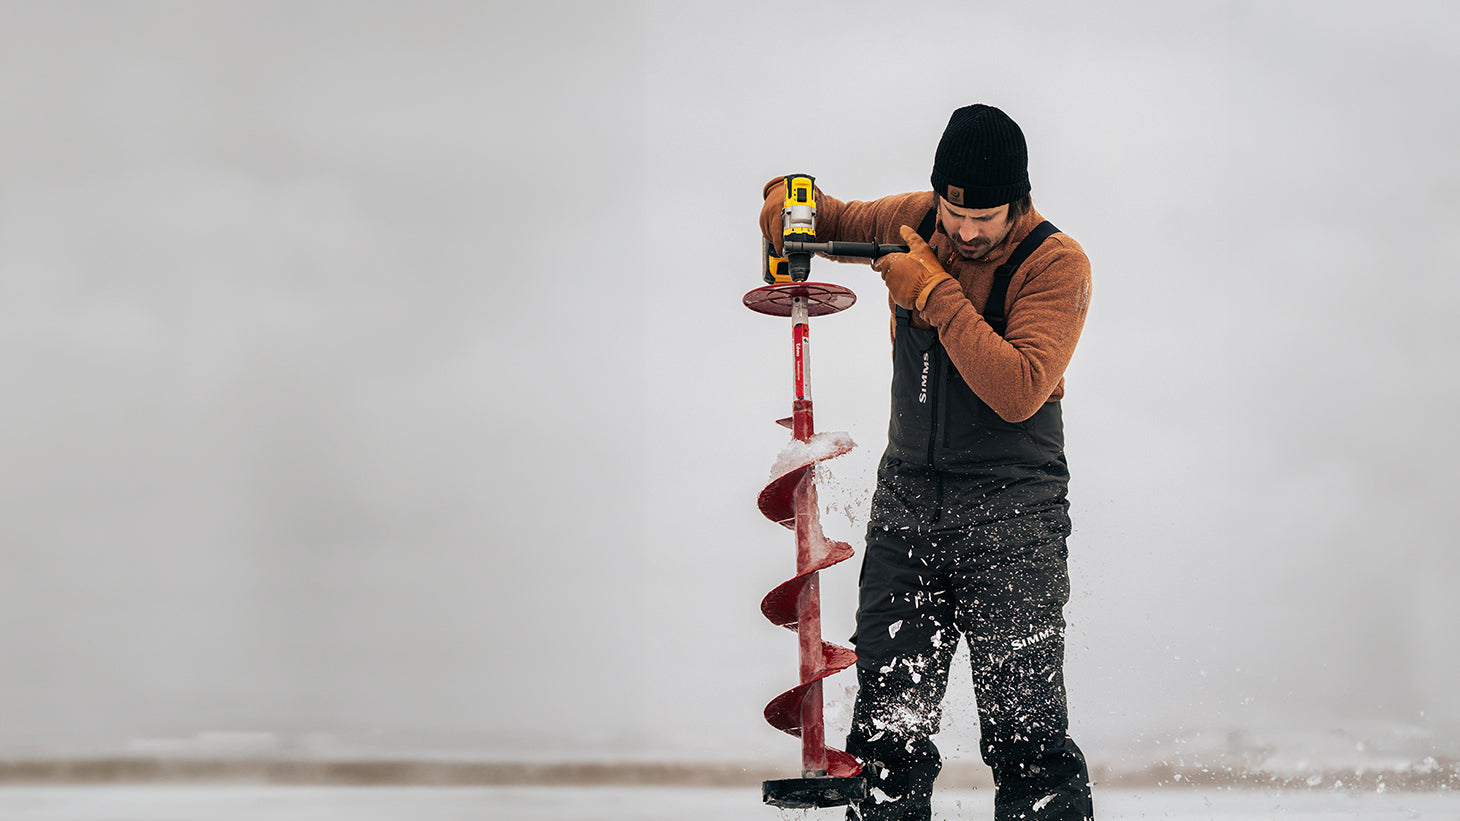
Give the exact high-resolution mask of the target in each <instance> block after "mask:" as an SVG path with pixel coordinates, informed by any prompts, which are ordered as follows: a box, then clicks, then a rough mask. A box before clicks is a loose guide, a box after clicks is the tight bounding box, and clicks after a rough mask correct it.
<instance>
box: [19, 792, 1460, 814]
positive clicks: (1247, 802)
mask: <svg viewBox="0 0 1460 821" xmlns="http://www.w3.org/2000/svg"><path fill="white" fill-rule="evenodd" d="M991 800H992V794H991V793H990V792H989V791H987V790H965V791H948V792H945V793H943V794H942V795H940V796H939V797H938V799H937V802H936V805H935V817H936V818H939V819H986V818H988V817H989V816H990V808H991ZM1096 811H1097V812H1098V813H1099V816H1100V818H1102V819H1171V821H1224V820H1225V819H1242V821H1251V819H1301V820H1302V821H1341V820H1342V821H1348V820H1349V819H1354V821H1358V820H1359V819H1362V821H1391V820H1392V821H1399V819H1406V821H1408V820H1409V819H1460V793H1455V792H1439V793H1397V792H1385V793H1379V792H1362V793H1361V792H1346V791H1333V790H1314V791H1292V792H1275V791H1261V790H1232V789H1213V790H1193V789H1175V788H1167V789H1148V790H1110V791H1099V792H1097V793H1096ZM838 817H839V815H838V813H837V812H836V811H835V810H814V811H813V810H806V811H788V810H776V809H773V808H771V807H767V806H765V805H763V804H761V803H760V796H759V794H758V792H757V791H756V790H753V789H693V788H653V787H575V788H561V787H556V788H547V787H446V788H438V787H278V786H218V787H214V786H182V787H177V786H121V787H7V788H3V789H0V818H4V819H6V821H255V820H256V819H267V821H327V820H328V819H351V821H418V820H419V819H432V821H452V819H462V820H463V821H465V819H471V821H482V820H483V819H489V820H490V821H732V819H733V821H745V820H746V819H764V820H765V821H816V820H817V819H823V818H825V819H833V818H838Z"/></svg>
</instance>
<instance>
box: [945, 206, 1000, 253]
mask: <svg viewBox="0 0 1460 821" xmlns="http://www.w3.org/2000/svg"><path fill="white" fill-rule="evenodd" d="M938 220H939V221H940V222H941V223H942V224H943V233H945V234H947V235H948V238H949V239H951V240H953V249H954V250H955V251H957V252H958V255H959V256H960V257H963V258H964V259H982V258H983V255H984V254H987V253H988V252H989V249H990V248H993V247H994V246H995V245H998V244H999V243H1000V242H1003V241H1004V237H1006V236H1008V235H1009V229H1010V228H1011V227H1012V226H1011V225H1010V224H1009V206H1008V205H1000V206H999V207H998V208H959V207H958V206H956V205H951V204H949V202H948V201H947V200H945V199H943V198H942V197H938Z"/></svg>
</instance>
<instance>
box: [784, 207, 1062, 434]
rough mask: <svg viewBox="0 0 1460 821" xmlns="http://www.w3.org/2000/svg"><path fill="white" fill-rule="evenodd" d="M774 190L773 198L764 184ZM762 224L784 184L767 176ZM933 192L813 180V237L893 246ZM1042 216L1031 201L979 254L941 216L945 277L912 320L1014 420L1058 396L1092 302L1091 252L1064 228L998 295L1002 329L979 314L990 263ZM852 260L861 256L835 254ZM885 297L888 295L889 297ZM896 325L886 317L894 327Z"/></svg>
mask: <svg viewBox="0 0 1460 821" xmlns="http://www.w3.org/2000/svg"><path fill="white" fill-rule="evenodd" d="M772 190H774V191H776V196H775V197H771V196H770V193H771V191H772ZM766 195H767V199H766V203H765V206H764V208H763V210H762V211H761V228H762V230H764V231H765V232H766V234H767V236H770V237H772V238H773V239H774V240H779V239H780V211H781V205H782V203H784V202H785V189H784V187H783V186H782V185H781V180H780V179H775V180H771V181H770V182H769V183H767V184H766ZM935 196H936V195H935V194H934V193H933V192H932V191H922V192H917V193H911V194H893V195H891V196H887V197H882V198H880V199H876V200H870V201H867V202H856V201H854V202H842V201H840V200H838V199H835V198H834V197H829V196H827V195H826V194H824V193H822V192H821V191H820V190H819V189H818V190H817V193H816V205H817V210H816V238H817V241H819V242H827V241H832V240H836V241H844V242H878V243H889V244H897V245H901V244H903V242H902V237H900V236H899V235H898V228H899V226H902V225H909V226H911V227H913V228H914V229H916V228H917V227H918V224H919V223H921V222H922V220H923V217H924V215H926V214H927V213H928V209H929V208H931V207H933V203H934V202H935V200H934V197H935ZM1043 219H1044V218H1043V217H1041V216H1040V215H1039V212H1038V211H1033V210H1031V211H1030V212H1029V213H1028V214H1025V215H1024V216H1023V217H1021V218H1019V220H1018V221H1017V222H1016V223H1015V224H1014V227H1013V229H1012V230H1010V231H1009V234H1008V236H1006V237H1005V238H1004V241H1003V242H1001V243H1000V244H999V245H996V246H994V247H993V248H992V249H990V250H989V252H988V253H987V254H985V255H984V256H983V258H982V259H979V260H965V259H963V258H962V257H959V256H958V255H957V253H956V252H955V251H953V243H952V242H950V241H949V239H948V237H947V235H946V234H944V233H943V228H942V225H941V224H940V225H939V226H938V230H937V232H936V233H934V234H933V239H932V241H931V242H930V243H929V245H931V246H932V247H933V248H934V250H936V251H937V253H938V260H939V261H940V262H941V263H942V264H943V269H944V270H946V271H947V272H948V273H949V274H950V275H952V276H953V280H948V281H944V282H942V283H940V284H939V285H938V286H937V287H935V288H934V289H933V290H932V292H931V293H930V294H929V295H928V300H927V304H926V305H925V306H924V308H923V310H922V311H914V312H913V316H912V322H913V324H914V325H915V326H917V327H922V328H927V327H931V328H934V329H936V330H937V331H938V339H939V341H941V342H942V343H943V347H944V348H945V349H946V350H947V351H948V357H949V358H950V359H951V360H952V361H953V364H954V366H955V367H957V368H958V372H959V373H960V374H962V375H963V379H964V381H966V382H967V383H968V385H969V387H971V388H972V389H973V392H974V393H975V394H977V395H978V397H979V398H980V399H982V400H983V401H984V402H986V403H988V405H989V407H991V408H993V409H994V411H995V412H996V413H998V414H999V416H1001V417H1003V418H1004V419H1006V420H1008V421H1010V422H1020V421H1023V420H1025V419H1028V418H1029V417H1031V416H1033V415H1034V413H1035V412H1036V411H1038V410H1039V408H1040V407H1041V406H1043V405H1044V403H1045V402H1054V401H1057V400H1059V399H1060V398H1062V397H1063V396H1064V395H1065V382H1064V373H1065V368H1066V367H1067V366H1068V365H1069V364H1070V357H1071V356H1073V355H1074V352H1075V343H1076V342H1078V341H1079V339H1080V331H1081V329H1083V328H1084V326H1085V314H1086V311H1087V310H1088V309H1089V306H1090V260H1089V259H1088V258H1087V257H1086V256H1085V250H1084V249H1083V248H1081V247H1080V244H1079V243H1077V242H1075V241H1074V240H1073V239H1071V238H1070V237H1069V236H1067V235H1065V234H1063V233H1059V234H1055V235H1054V236H1052V237H1050V238H1048V239H1046V240H1045V241H1044V243H1043V244H1041V245H1040V246H1039V248H1037V249H1035V251H1034V253H1033V254H1031V255H1030V257H1029V259H1027V260H1025V261H1024V264H1023V265H1021V266H1019V270H1018V271H1017V272H1015V274H1014V278H1013V279H1012V280H1011V281H1010V282H1009V291H1008V294H1007V295H1006V296H1005V298H1004V314H1005V315H1006V316H1007V317H1008V324H1007V326H1006V328H1005V330H1004V335H1003V336H1002V337H1000V336H999V335H998V334H997V333H995V332H994V329H993V328H992V327H990V326H989V324H988V323H987V322H985V321H984V319H983V313H982V312H983V306H984V303H985V302H987V301H988V296H989V291H990V290H991V289H992V288H993V282H994V269H995V268H997V267H999V265H1001V264H1003V263H1004V262H1005V261H1007V260H1008V259H1009V255H1010V254H1012V253H1013V252H1014V248H1015V247H1017V246H1018V245H1019V241H1020V240H1022V239H1024V237H1026V236H1028V234H1029V232H1030V231H1032V230H1034V226H1036V225H1038V224H1039V223H1040V222H1041V221H1042V220H1043ZM839 261H858V262H863V263H865V262H867V260H839ZM888 303H889V305H890V304H891V299H890V298H889V300H888ZM896 330H897V325H896V323H895V322H894V323H893V333H896Z"/></svg>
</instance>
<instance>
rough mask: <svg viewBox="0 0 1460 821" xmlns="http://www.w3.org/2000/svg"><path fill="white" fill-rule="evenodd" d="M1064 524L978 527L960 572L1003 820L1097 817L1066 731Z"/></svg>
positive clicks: (1056, 517) (1053, 517)
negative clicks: (972, 551) (972, 555)
mask: <svg viewBox="0 0 1460 821" xmlns="http://www.w3.org/2000/svg"><path fill="white" fill-rule="evenodd" d="M1067 522H1068V520H1067V519H1065V518H1064V517H1063V514H1062V513H1060V514H1046V515H1037V516H1030V517H1024V518H1022V519H1019V520H1014V521H1010V522H1001V523H998V524H996V525H993V526H991V527H990V528H982V529H980V530H981V532H980V533H979V535H978V542H979V545H978V548H977V551H976V553H977V555H978V557H979V558H978V560H977V561H976V562H972V563H970V564H969V565H968V566H966V567H965V568H964V570H965V571H966V572H967V575H966V576H965V577H964V578H965V584H964V585H963V586H962V587H961V589H962V590H963V591H964V595H963V596H962V597H961V600H960V602H959V624H960V626H961V627H962V628H963V630H964V631H965V634H966V635H967V637H968V641H969V648H970V650H971V656H972V662H973V686H974V695H975V697H976V699H977V701H978V712H979V730H980V735H981V741H980V748H981V750H982V753H983V758H984V761H985V762H986V763H988V765H989V766H990V768H992V770H993V776H994V783H995V785H996V791H995V796H994V818H995V819H997V821H1005V820H1006V819H1009V820H1012V819H1019V818H1039V819H1048V821H1083V820H1084V819H1088V818H1093V817H1094V812H1093V809H1092V807H1091V800H1090V777H1089V773H1088V772H1087V770H1086V766H1085V758H1084V755H1083V754H1082V753H1081V752H1080V748H1079V747H1077V746H1076V745H1075V742H1074V741H1073V740H1071V739H1070V737H1069V734H1068V725H1069V719H1068V711H1067V707H1066V700H1065V685H1064V654H1065V620H1064V605H1065V602H1066V601H1067V600H1068V599H1069V575H1068V572H1067V569H1066V564H1065V556H1066V551H1065V535H1066V534H1067V533H1068V524H1067Z"/></svg>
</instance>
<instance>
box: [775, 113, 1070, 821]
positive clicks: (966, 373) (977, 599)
mask: <svg viewBox="0 0 1460 821" xmlns="http://www.w3.org/2000/svg"><path fill="white" fill-rule="evenodd" d="M932 183H933V190H932V191H930V192H929V191H925V192H921V193H912V194H897V195H892V196H888V197H883V198H881V199H876V200H871V201H868V202H842V201H839V200H836V199H834V198H832V197H830V196H827V195H826V194H824V193H821V192H817V195H816V201H817V222H816V238H817V241H819V242H824V241H832V240H840V241H848V242H879V243H895V244H906V245H907V246H909V251H908V253H906V254H892V255H888V256H884V257H882V258H881V259H879V260H877V261H876V262H874V263H873V267H874V268H875V269H876V270H877V271H879V272H880V273H881V274H882V278H883V281H884V282H885V283H886V284H887V289H888V292H889V297H890V302H891V307H892V308H893V317H892V331H893V374H892V417H891V424H890V425H889V432H888V446H887V450H886V452H885V453H884V455H883V457H882V460H881V462H880V464H879V465H878V471H877V489H876V492H875V494H874V496H873V499H872V513H871V520H870V523H869V525H868V528H867V548H866V553H865V556H864V558H863V567H862V578H861V592H860V604H859V606H858V610H857V630H856V635H855V636H853V639H852V641H853V643H854V644H855V646H856V649H857V653H858V656H859V659H858V662H857V678H858V683H859V685H860V689H859V692H858V694H857V701H856V706H855V708H854V711H853V717H852V728H851V733H850V736H849V738H848V740H847V749H848V751H849V752H851V753H853V754H854V755H856V756H857V757H858V758H859V759H860V760H861V761H862V762H863V764H864V767H865V769H864V774H865V775H866V776H867V779H868V787H869V790H870V791H871V795H870V796H869V798H868V799H867V800H866V801H864V802H863V803H862V805H861V806H860V807H859V808H853V809H852V810H851V811H849V813H848V817H849V818H857V817H859V814H860V817H861V818H865V819H868V820H869V821H873V820H875V821H893V819H896V820H897V821H907V820H910V819H928V818H930V817H931V809H930V800H931V795H932V786H933V780H934V778H935V777H936V776H937V774H938V771H939V769H940V768H941V759H940V757H939V754H938V750H937V748H936V747H935V746H934V745H933V743H932V742H931V741H930V740H929V736H930V735H931V734H934V733H936V732H937V731H938V728H939V722H940V709H941V707H940V705H941V703H942V700H943V695H944V692H945V690H946V687H947V682H948V675H949V668H950V666H951V662H952V657H953V652H954V650H955V648H956V647H957V644H958V640H959V638H960V637H962V638H964V639H966V640H967V642H968V644H969V648H970V651H971V656H972V667H973V670H972V673H973V685H974V694H975V697H976V699H977V705H978V717H979V729H980V750H981V752H982V755H983V759H984V761H985V762H987V763H988V765H989V766H990V768H991V769H992V771H993V776H994V782H995V784H996V792H995V796H994V815H995V818H996V819H999V820H1000V821H1003V820H1004V819H1016V818H1030V819H1034V818H1038V819H1085V818H1091V817H1093V810H1092V808H1091V799H1090V785H1089V775H1088V773H1087V770H1086V766H1085V760H1084V756H1083V754H1082V753H1081V752H1080V749H1079V748H1078V747H1077V746H1076V745H1075V743H1074V741H1073V740H1071V739H1070V737H1069V735H1068V732H1067V727H1068V719H1067V712H1066V701H1065V689H1064V676H1063V667H1064V631H1065V621H1064V605H1065V603H1066V601H1067V600H1068V598H1069V577H1068V574H1067V570H1066V561H1065V560H1066V555H1067V554H1066V548H1065V539H1066V537H1067V536H1068V535H1069V533H1070V519H1069V515H1068V509H1069V505H1068V502H1067V501H1066V490H1067V487H1068V481H1069V471H1068V468H1067V463H1066V461H1065V456H1064V430H1063V423H1062V421H1061V416H1060V401H1059V400H1060V399H1061V397H1063V396H1064V372H1065V368H1066V366H1067V365H1068V364H1069V362H1070V357H1071V355H1072V354H1073V353H1074V350H1075V343H1076V341H1077V340H1078V339H1079V337H1080V331H1081V328H1082V327H1083V326H1084V322H1085V313H1086V308H1087V307H1088V305H1089V299H1090V264H1089V260H1088V259H1087V258H1086V256H1085V252H1084V250H1083V249H1082V248H1081V247H1080V246H1079V244H1078V243H1076V242H1075V241H1074V240H1073V239H1071V238H1070V237H1068V236H1067V235H1065V234H1062V233H1058V232H1057V230H1056V229H1054V228H1053V226H1052V225H1049V224H1048V223H1044V219H1043V217H1041V216H1040V214H1039V213H1038V212H1037V211H1035V210H1034V208H1033V204H1032V201H1031V199H1030V196H1029V192H1030V185H1029V175H1028V151H1027V147H1026V143H1025V140H1024V134H1023V132H1022V131H1021V130H1020V129H1019V126H1018V125H1017V124H1015V122H1014V121H1013V120H1012V119H1010V118H1009V117H1008V115H1006V114H1005V113H1004V112H1002V111H1000V110H999V109H997V108H993V107H991V106H986V105H972V106H967V107H965V108H960V109H958V110H957V111H955V112H953V116H952V117H951V118H950V120H949V122H948V127H947V129H946V130H945V131H944V133H943V136H942V139H941V140H940V141H939V143H938V148H937V151H936V153H935V155H934V160H933V174H932ZM765 193H766V201H765V206H764V208H763V210H762V211H761V228H762V230H763V231H764V232H765V234H766V236H768V237H770V238H771V240H772V242H773V243H775V244H776V245H777V248H779V243H780V239H781V225H780V219H781V217H780V213H781V208H782V204H783V203H784V202H785V189H784V184H783V183H782V181H781V180H772V181H771V183H769V184H768V185H767V186H766V189H765ZM1042 223H1043V227H1040V226H1041V224H1042ZM1021 257H1022V260H1021V259H1020V258H1021ZM1001 268H1002V270H1001ZM1010 269H1013V270H1010ZM1000 274H1002V276H1000Z"/></svg>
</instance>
